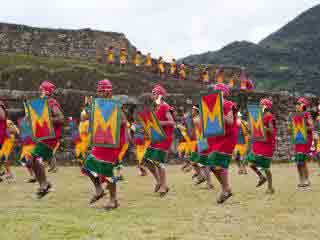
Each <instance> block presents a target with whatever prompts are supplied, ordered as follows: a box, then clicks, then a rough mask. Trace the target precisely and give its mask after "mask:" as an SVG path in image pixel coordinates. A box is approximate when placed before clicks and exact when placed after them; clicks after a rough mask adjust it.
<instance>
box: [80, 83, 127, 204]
mask: <svg viewBox="0 0 320 240" xmlns="http://www.w3.org/2000/svg"><path fill="white" fill-rule="evenodd" d="M97 95H98V97H99V98H111V97H112V84H111V82H110V81H109V80H108V79H104V80H101V81H99V82H98V86H97ZM126 124H127V121H126V117H125V114H124V113H123V112H122V113H121V127H120V146H119V147H117V148H110V147H102V146H94V147H93V148H92V151H91V154H90V155H89V156H88V157H87V159H86V161H85V163H84V170H85V171H86V174H87V175H88V177H89V178H90V180H91V181H92V183H93V185H94V187H95V190H96V194H95V195H94V196H93V197H92V199H91V200H90V204H93V203H95V202H97V201H98V200H100V199H101V198H103V197H104V195H105V193H104V190H103V187H102V184H103V183H106V184H107V189H108V191H109V194H110V201H109V203H107V205H105V209H106V210H111V209H115V208H118V207H119V203H118V199H117V185H116V182H117V179H116V177H115V176H114V168H115V167H116V165H117V164H118V161H119V154H120V153H121V150H122V147H123V145H124V143H125V141H126V140H125V131H126Z"/></svg>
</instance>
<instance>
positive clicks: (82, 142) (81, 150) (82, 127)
mask: <svg viewBox="0 0 320 240" xmlns="http://www.w3.org/2000/svg"><path fill="white" fill-rule="evenodd" d="M78 131H79V139H78V140H77V141H76V142H75V153H76V159H77V160H78V162H79V163H80V166H81V168H82V167H83V163H84V160H85V159H86V158H87V153H88V149H89V145H90V133H89V120H88V115H87V113H86V111H85V110H83V111H82V112H81V115H80V123H79V127H78Z"/></svg>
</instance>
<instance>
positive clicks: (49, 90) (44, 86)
mask: <svg viewBox="0 0 320 240" xmlns="http://www.w3.org/2000/svg"><path fill="white" fill-rule="evenodd" d="M55 90H56V86H55V85H54V84H53V83H51V82H49V81H47V80H46V81H43V82H42V83H41V85H40V91H43V92H44V93H45V95H46V96H50V95H52V94H53V93H54V91H55Z"/></svg>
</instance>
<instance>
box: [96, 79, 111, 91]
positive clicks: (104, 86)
mask: <svg viewBox="0 0 320 240" xmlns="http://www.w3.org/2000/svg"><path fill="white" fill-rule="evenodd" d="M97 91H98V92H112V84H111V82H110V81H109V80H108V79H103V80H100V81H99V82H98V85H97Z"/></svg>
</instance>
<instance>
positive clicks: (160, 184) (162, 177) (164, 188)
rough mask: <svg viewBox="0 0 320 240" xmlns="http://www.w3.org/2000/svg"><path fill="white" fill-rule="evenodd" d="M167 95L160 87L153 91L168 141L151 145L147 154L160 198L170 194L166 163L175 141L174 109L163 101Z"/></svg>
mask: <svg viewBox="0 0 320 240" xmlns="http://www.w3.org/2000/svg"><path fill="white" fill-rule="evenodd" d="M166 95H167V92H166V90H165V89H164V88H163V87H162V86H160V85H156V86H155V87H154V88H153V90H152V99H153V101H154V105H155V109H154V110H155V115H156V117H157V118H158V120H159V122H160V125H161V126H162V127H163V130H164V132H165V135H166V139H165V140H163V141H161V142H159V143H156V144H151V145H150V146H149V147H148V149H147V151H146V154H145V159H146V161H147V167H148V169H149V171H150V172H151V174H152V175H153V176H154V178H155V181H156V185H155V189H154V192H158V193H159V194H160V197H164V196H166V195H167V193H168V192H169V187H168V184H167V172H166V168H165V165H164V162H165V159H166V158H167V154H168V151H169V148H170V146H171V143H172V140H173V131H174V125H175V122H174V119H173V117H172V114H171V110H172V107H171V106H169V105H168V104H167V103H166V102H165V101H164V100H163V97H165V96H166Z"/></svg>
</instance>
